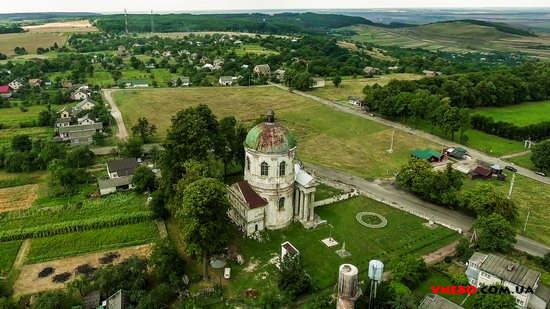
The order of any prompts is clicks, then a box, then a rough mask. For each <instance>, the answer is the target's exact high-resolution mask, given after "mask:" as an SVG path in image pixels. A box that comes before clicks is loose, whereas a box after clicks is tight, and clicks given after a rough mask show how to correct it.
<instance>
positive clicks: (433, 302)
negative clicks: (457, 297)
mask: <svg viewBox="0 0 550 309" xmlns="http://www.w3.org/2000/svg"><path fill="white" fill-rule="evenodd" d="M418 309H464V308H463V307H462V306H459V305H457V304H455V303H453V302H452V301H450V300H447V299H446V298H445V297H441V296H439V295H437V294H428V295H426V297H424V299H423V300H422V302H420V305H419V306H418Z"/></svg>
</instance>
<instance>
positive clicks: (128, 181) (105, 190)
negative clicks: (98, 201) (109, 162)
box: [98, 175, 134, 195]
mask: <svg viewBox="0 0 550 309" xmlns="http://www.w3.org/2000/svg"><path fill="white" fill-rule="evenodd" d="M133 177H134V176H133V175H129V176H122V177H118V178H112V179H100V180H99V181H98V184H99V193H101V195H105V194H109V193H114V192H117V191H124V190H131V189H133V188H134V185H133V183H132V180H133Z"/></svg>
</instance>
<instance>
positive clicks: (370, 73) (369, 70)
mask: <svg viewBox="0 0 550 309" xmlns="http://www.w3.org/2000/svg"><path fill="white" fill-rule="evenodd" d="M363 72H364V73H365V76H366V77H373V76H374V75H377V74H380V72H381V71H380V69H379V68H374V67H368V66H367V67H365V68H364V69H363Z"/></svg>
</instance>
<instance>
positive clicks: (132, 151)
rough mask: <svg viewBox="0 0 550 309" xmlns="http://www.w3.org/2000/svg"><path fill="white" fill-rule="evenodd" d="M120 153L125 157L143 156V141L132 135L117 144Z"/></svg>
mask: <svg viewBox="0 0 550 309" xmlns="http://www.w3.org/2000/svg"><path fill="white" fill-rule="evenodd" d="M117 147H118V149H119V152H120V154H121V155H122V156H123V157H125V158H141V157H142V156H143V141H142V140H141V139H140V138H139V137H132V138H129V139H127V140H126V141H124V142H120V143H119V144H118V145H117Z"/></svg>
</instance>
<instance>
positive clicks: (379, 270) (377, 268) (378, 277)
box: [369, 260, 384, 281]
mask: <svg viewBox="0 0 550 309" xmlns="http://www.w3.org/2000/svg"><path fill="white" fill-rule="evenodd" d="M383 273H384V263H382V262H380V261H378V260H372V261H370V262H369V279H370V280H373V281H382V274H383Z"/></svg>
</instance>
